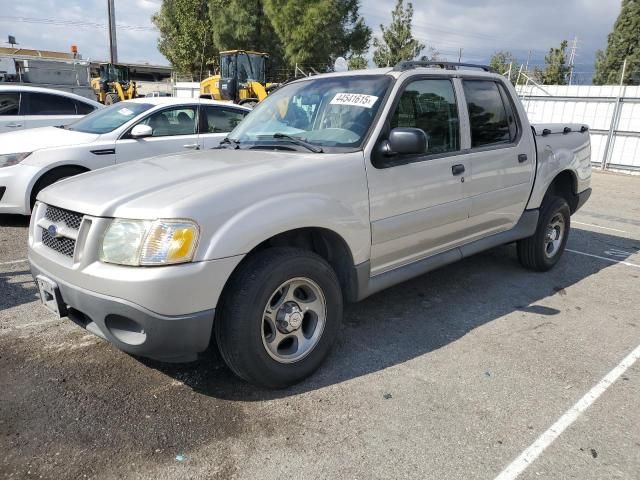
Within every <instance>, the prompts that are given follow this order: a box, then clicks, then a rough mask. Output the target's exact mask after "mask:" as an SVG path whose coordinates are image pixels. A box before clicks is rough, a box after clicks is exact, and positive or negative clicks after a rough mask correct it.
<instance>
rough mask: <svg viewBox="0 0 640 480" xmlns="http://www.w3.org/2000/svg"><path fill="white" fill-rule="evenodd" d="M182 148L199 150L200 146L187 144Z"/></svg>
mask: <svg viewBox="0 0 640 480" xmlns="http://www.w3.org/2000/svg"><path fill="white" fill-rule="evenodd" d="M183 147H184V148H188V149H190V150H200V145H198V144H197V143H189V144H187V145H183Z"/></svg>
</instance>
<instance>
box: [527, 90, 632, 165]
mask: <svg viewBox="0 0 640 480" xmlns="http://www.w3.org/2000/svg"><path fill="white" fill-rule="evenodd" d="M517 90H518V93H519V94H520V96H521V98H522V102H523V104H524V106H525V109H526V110H527V114H528V116H529V120H530V121H531V122H532V123H584V124H586V125H588V126H589V128H590V129H591V143H592V161H593V162H594V163H595V164H602V162H603V161H604V160H605V157H606V155H607V152H606V150H607V139H608V138H609V137H610V135H609V133H610V129H611V128H612V126H613V129H614V134H613V135H612V136H611V139H610V142H609V159H608V165H609V166H610V167H612V168H620V169H634V170H635V169H639V170H640V86H633V87H619V86H611V85H608V86H594V85H574V86H564V85H563V86H558V85H551V86H547V85H545V86H542V87H541V88H539V87H536V86H533V85H528V86H522V85H521V86H518V88H517ZM618 97H620V99H621V100H620V101H618ZM614 114H616V118H615V119H614Z"/></svg>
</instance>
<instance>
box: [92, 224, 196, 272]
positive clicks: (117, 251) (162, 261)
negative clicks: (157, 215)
mask: <svg viewBox="0 0 640 480" xmlns="http://www.w3.org/2000/svg"><path fill="white" fill-rule="evenodd" d="M198 234H199V229H198V225H197V224H196V223H194V222H192V221H190V220H156V221H150V220H125V219H115V220H113V221H112V222H111V225H110V226H109V228H108V229H107V231H106V232H105V234H104V237H103V240H102V246H101V248H100V261H102V262H105V263H117V264H120V265H171V264H176V263H185V262H190V261H191V260H192V259H193V254H194V253H195V250H196V245H197V243H198Z"/></svg>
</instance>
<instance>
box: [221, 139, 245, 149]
mask: <svg viewBox="0 0 640 480" xmlns="http://www.w3.org/2000/svg"><path fill="white" fill-rule="evenodd" d="M220 145H232V146H233V149H234V150H237V149H238V148H240V140H236V139H235V138H229V137H224V138H223V139H222V140H220Z"/></svg>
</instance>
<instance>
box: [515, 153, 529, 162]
mask: <svg viewBox="0 0 640 480" xmlns="http://www.w3.org/2000/svg"><path fill="white" fill-rule="evenodd" d="M527 160H529V157H527V154H526V153H521V154H520V155H518V162H520V163H524V162H526V161H527Z"/></svg>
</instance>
